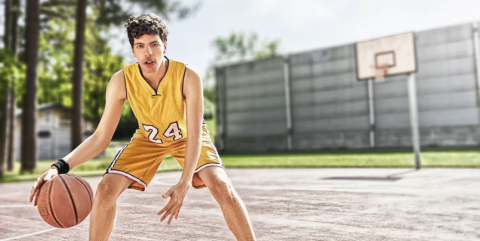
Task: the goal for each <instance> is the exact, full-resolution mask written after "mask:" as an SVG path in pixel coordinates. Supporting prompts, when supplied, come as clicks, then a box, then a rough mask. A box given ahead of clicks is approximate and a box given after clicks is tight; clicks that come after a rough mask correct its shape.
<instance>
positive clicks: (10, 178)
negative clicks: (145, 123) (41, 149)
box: [0, 156, 182, 182]
mask: <svg viewBox="0 0 480 241" xmlns="http://www.w3.org/2000/svg"><path fill="white" fill-rule="evenodd" d="M53 162H55V160H45V161H38V162H37V168H36V169H35V171H34V172H33V173H24V174H19V173H20V163H19V162H16V163H15V166H14V168H13V170H12V171H11V172H6V173H5V174H4V176H3V178H0V182H16V181H30V180H36V179H37V178H38V177H39V176H40V175H42V174H43V173H44V172H46V171H47V170H48V169H50V165H51V164H52V163H53ZM111 162H112V158H98V159H92V160H90V161H88V162H86V163H84V164H82V165H80V166H78V167H76V168H75V169H73V170H72V171H71V172H70V173H73V174H77V175H79V176H82V177H88V176H102V175H103V174H104V173H105V171H106V169H107V168H108V166H109V165H110V163H111ZM180 170H182V167H181V166H180V165H179V164H178V162H177V161H176V160H175V159H174V158H173V157H170V156H169V157H166V158H165V159H164V160H163V162H162V164H161V165H160V168H159V169H158V172H165V171H180Z"/></svg>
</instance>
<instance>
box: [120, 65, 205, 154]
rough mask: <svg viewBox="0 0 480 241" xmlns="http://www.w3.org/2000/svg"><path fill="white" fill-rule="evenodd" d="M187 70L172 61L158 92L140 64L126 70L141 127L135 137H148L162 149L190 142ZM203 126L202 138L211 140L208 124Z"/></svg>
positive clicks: (132, 100) (133, 106)
mask: <svg viewBox="0 0 480 241" xmlns="http://www.w3.org/2000/svg"><path fill="white" fill-rule="evenodd" d="M185 70H186V67H185V64H184V63H181V62H177V61H174V60H169V59H168V68H167V71H166V73H165V76H164V77H163V78H162V80H161V81H160V84H159V86H158V89H157V91H156V92H155V90H154V89H153V88H152V86H150V84H149V83H148V82H147V81H146V80H145V78H143V76H142V73H141V72H140V66H139V65H138V63H135V64H131V65H128V66H125V67H124V68H123V72H124V74H125V83H126V89H127V100H128V102H129V103H130V106H131V108H132V110H133V113H134V114H135V117H136V118H137V121H138V126H139V129H137V131H136V132H135V134H134V135H133V137H134V138H147V139H149V140H150V141H152V142H154V143H157V144H159V145H162V146H168V145H170V144H172V143H174V142H175V141H178V140H184V139H187V115H186V103H185V98H184V96H183V81H184V77H185ZM202 126H203V127H202V139H203V140H206V139H207V140H210V137H209V135H208V130H207V129H206V124H205V122H203V125H202Z"/></svg>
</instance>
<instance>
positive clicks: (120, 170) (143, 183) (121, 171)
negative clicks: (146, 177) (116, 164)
mask: <svg viewBox="0 0 480 241" xmlns="http://www.w3.org/2000/svg"><path fill="white" fill-rule="evenodd" d="M112 170H113V171H117V172H123V173H125V174H128V175H130V176H132V177H134V178H136V179H138V180H140V181H141V182H142V183H143V184H145V186H147V184H146V183H145V182H144V181H143V180H142V179H140V178H138V177H136V176H134V175H132V174H130V173H128V172H124V171H121V170H117V169H113V168H112V169H110V171H112ZM109 173H110V172H109ZM105 174H107V173H105ZM112 174H115V173H112ZM133 181H136V180H133Z"/></svg>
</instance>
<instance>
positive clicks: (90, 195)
mask: <svg viewBox="0 0 480 241" xmlns="http://www.w3.org/2000/svg"><path fill="white" fill-rule="evenodd" d="M67 176H69V177H73V178H75V180H77V181H78V182H79V183H81V184H82V185H83V187H85V190H87V193H88V196H89V197H90V204H91V205H90V207H91V208H93V202H92V194H90V191H88V188H87V186H85V184H84V183H83V182H82V181H80V180H79V179H78V178H77V177H75V176H72V175H70V174H67Z"/></svg>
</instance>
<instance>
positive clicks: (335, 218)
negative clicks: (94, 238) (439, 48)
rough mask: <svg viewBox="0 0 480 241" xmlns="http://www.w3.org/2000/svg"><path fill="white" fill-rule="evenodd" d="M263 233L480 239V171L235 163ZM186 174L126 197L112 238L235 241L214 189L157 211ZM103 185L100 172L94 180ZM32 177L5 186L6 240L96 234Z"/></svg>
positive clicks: (237, 181)
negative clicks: (59, 212) (44, 210)
mask: <svg viewBox="0 0 480 241" xmlns="http://www.w3.org/2000/svg"><path fill="white" fill-rule="evenodd" d="M227 173H228V175H229V177H230V179H231V181H232V183H233V185H234V187H235V189H236V190H237V192H238V193H239V195H240V196H241V197H242V199H243V201H244V203H245V204H246V206H247V208H248V211H249V215H250V217H251V221H252V224H253V227H254V230H255V233H256V236H257V239H258V240H274V241H278V240H480V169H422V170H420V171H415V170H413V169H400V168H398V169H397V168H391V169H385V168H374V169H367V168H351V169H342V168H330V169H328V168H322V169H233V168H232V169H227ZM180 175H181V172H166V173H157V175H156V177H155V179H154V180H153V181H152V183H151V184H150V185H149V187H148V188H147V190H146V191H145V192H140V191H136V190H127V191H126V192H125V193H124V194H122V195H121V196H120V198H119V200H118V208H117V211H118V212H117V219H116V226H115V228H114V230H113V234H112V236H111V237H110V240H235V238H234V236H233V235H232V234H231V232H230V231H229V229H228V227H227V225H226V223H225V221H224V219H223V216H222V213H221V209H220V207H219V206H218V204H217V203H216V202H215V200H214V199H213V197H212V196H211V194H210V192H209V191H208V189H201V190H195V189H193V188H190V189H189V191H188V193H187V196H186V198H185V201H184V205H183V207H182V210H181V211H180V215H179V219H178V220H177V221H173V224H172V225H170V226H168V225H166V223H160V222H159V217H158V216H157V215H156V213H157V212H158V211H159V210H160V209H161V208H162V207H163V205H164V204H165V203H166V200H164V199H162V198H161V194H163V193H164V192H166V191H167V190H168V188H170V186H171V185H173V184H175V183H176V182H177V181H178V180H179V178H180ZM86 180H88V182H89V183H90V184H91V185H92V188H93V189H94V191H95V188H96V185H97V184H98V182H99V181H100V180H101V177H94V178H86ZM32 183H33V182H21V183H6V184H0V240H49V241H51V240H72V241H73V240H88V223H89V217H88V218H87V219H86V220H85V221H84V222H83V223H81V224H79V225H77V226H76V227H73V228H69V229H55V228H52V227H51V226H49V225H47V224H46V223H44V222H43V220H42V219H41V217H40V215H39V214H38V212H37V210H36V208H34V207H32V206H31V205H29V204H28V203H27V200H28V195H29V191H30V188H31V185H32Z"/></svg>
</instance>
